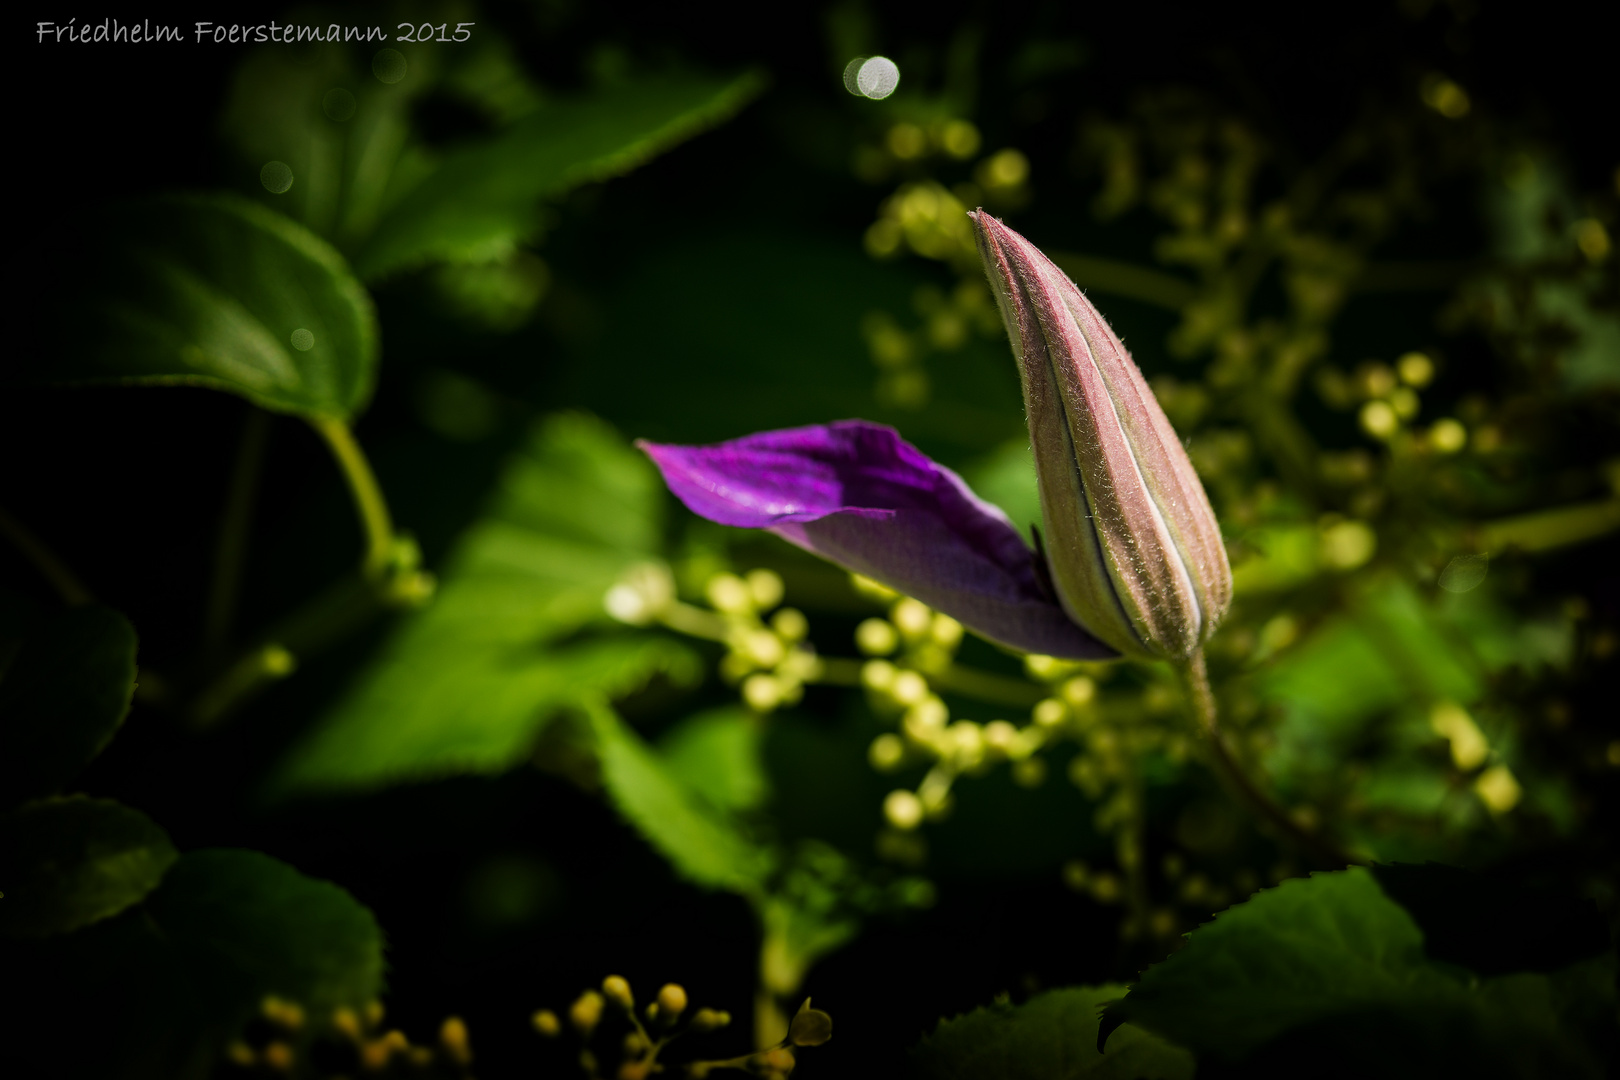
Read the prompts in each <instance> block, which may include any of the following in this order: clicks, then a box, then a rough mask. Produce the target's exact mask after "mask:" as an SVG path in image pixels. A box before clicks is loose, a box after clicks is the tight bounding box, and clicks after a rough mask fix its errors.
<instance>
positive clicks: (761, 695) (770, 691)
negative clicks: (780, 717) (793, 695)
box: [742, 675, 782, 712]
mask: <svg viewBox="0 0 1620 1080" xmlns="http://www.w3.org/2000/svg"><path fill="white" fill-rule="evenodd" d="M742 696H743V700H744V701H745V702H747V703H748V707H749V708H750V709H753V710H754V711H755V712H770V711H771V710H772V709H774V708H776V707H777V706H778V705H780V704H782V684H781V683H780V682H779V681H778V680H777V679H776V678H774V677H773V676H770V675H750V676H748V678H746V679H744V680H743V684H742Z"/></svg>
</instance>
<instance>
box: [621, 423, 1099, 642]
mask: <svg viewBox="0 0 1620 1080" xmlns="http://www.w3.org/2000/svg"><path fill="white" fill-rule="evenodd" d="M636 445H637V446H639V447H641V449H643V450H645V451H646V452H647V455H648V456H649V457H651V458H652V459H653V461H654V463H656V464H657V466H658V467H659V469H661V470H662V471H663V473H664V482H665V483H667V484H668V485H669V489H670V490H671V491H673V492H674V493H675V495H676V497H677V498H679V499H680V500H681V502H683V503H685V504H686V505H687V507H688V508H689V509H690V510H691V511H692V512H693V513H695V514H698V515H700V516H702V517H706V518H708V519H709V520H710V521H718V522H720V523H721V524H722V525H736V526H740V527H742V528H751V529H770V530H771V531H772V532H774V533H776V534H777V535H778V536H781V537H783V538H784V539H787V540H789V541H791V542H793V543H795V544H797V545H799V546H800V547H802V548H804V549H805V550H806V551H811V552H814V553H815V554H817V555H820V556H821V557H822V558H824V559H827V560H829V561H831V562H834V563H837V564H838V565H839V566H842V567H844V568H845V569H848V570H853V571H855V572H856V573H858V574H864V575H866V576H867V577H870V578H873V579H874V580H877V581H881V582H883V583H884V584H885V585H888V586H889V587H890V588H892V589H896V590H898V591H900V592H902V593H905V594H906V595H907V596H915V597H916V598H917V599H918V600H921V601H922V602H923V603H925V604H927V605H928V606H930V607H932V608H935V609H937V610H939V611H943V612H944V613H945V614H947V615H950V616H952V617H953V618H955V619H957V620H959V621H960V622H961V623H962V625H964V626H966V627H967V628H968V629H970V630H973V631H975V632H977V633H979V634H980V635H982V636H984V637H986V638H989V639H990V640H991V641H994V642H999V643H1000V644H1002V645H1006V646H1009V647H1011V648H1014V649H1019V650H1022V651H1025V652H1033V653H1043V654H1045V655H1048V656H1063V657H1071V658H1075V659H1102V658H1105V657H1112V656H1113V655H1115V654H1114V652H1113V650H1111V649H1109V648H1108V647H1107V646H1106V645H1103V644H1102V643H1101V642H1099V641H1097V639H1096V638H1094V637H1092V636H1091V635H1090V634H1088V633H1087V632H1086V631H1085V630H1084V629H1082V628H1081V627H1079V626H1077V625H1076V624H1075V623H1074V622H1073V621H1072V620H1070V618H1069V617H1068V616H1067V615H1065V614H1064V613H1063V609H1062V608H1061V607H1059V606H1058V603H1057V601H1056V600H1055V599H1053V598H1052V597H1051V596H1050V595H1049V593H1048V592H1047V590H1046V589H1044V588H1043V587H1042V584H1041V582H1040V581H1039V580H1038V579H1037V578H1036V571H1035V556H1034V554H1033V553H1032V552H1031V551H1030V550H1029V548H1028V547H1026V546H1025V544H1024V541H1023V538H1022V537H1020V536H1019V535H1018V530H1017V529H1015V528H1014V527H1013V525H1012V522H1010V521H1008V520H1007V515H1006V514H1003V513H1002V512H1001V511H1000V510H999V509H997V508H996V507H994V506H991V505H990V504H989V503H987V502H985V501H984V500H982V499H980V498H979V497H978V496H976V495H974V494H973V492H972V491H970V490H969V489H968V486H967V485H966V484H965V483H963V482H962V478H961V477H959V476H957V475H956V474H955V473H953V472H951V470H949V469H947V468H945V467H944V466H941V465H937V464H935V463H934V462H932V461H930V460H928V458H926V457H925V456H923V454H922V453H921V452H920V451H918V450H917V448H916V447H914V446H912V445H911V444H910V443H908V442H906V441H905V440H903V439H901V438H900V436H899V434H898V433H897V432H896V431H895V430H894V429H893V428H889V427H884V426H882V425H880V424H870V423H867V422H866V421H864V420H841V421H838V422H837V423H832V424H825V425H815V426H812V427H802V428H789V429H787V430H784V431H762V432H760V433H758V434H756V435H747V436H744V437H743V438H741V439H733V440H731V441H730V442H725V443H720V444H718V445H716V446H670V445H667V444H660V443H649V442H646V441H645V440H643V441H641V442H638V443H637V444H636Z"/></svg>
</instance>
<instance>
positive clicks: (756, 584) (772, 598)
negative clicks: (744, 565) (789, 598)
mask: <svg viewBox="0 0 1620 1080" xmlns="http://www.w3.org/2000/svg"><path fill="white" fill-rule="evenodd" d="M744 581H745V583H746V584H747V586H748V596H749V598H750V599H751V600H753V602H754V607H755V608H756V609H757V610H759V611H769V610H770V609H771V608H773V607H775V606H776V605H777V604H780V603H781V602H782V594H783V592H784V591H785V590H784V587H783V585H782V575H781V574H778V573H777V572H776V571H774V570H750V571H748V577H747V578H745V579H744Z"/></svg>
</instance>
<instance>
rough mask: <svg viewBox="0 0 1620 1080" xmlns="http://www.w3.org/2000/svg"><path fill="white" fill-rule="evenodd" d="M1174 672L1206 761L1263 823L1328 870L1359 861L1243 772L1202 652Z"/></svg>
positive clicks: (1195, 654)
mask: <svg viewBox="0 0 1620 1080" xmlns="http://www.w3.org/2000/svg"><path fill="white" fill-rule="evenodd" d="M1177 670H1178V673H1179V674H1180V675H1181V678H1182V682H1183V683H1184V684H1185V686H1186V688H1187V698H1188V701H1189V703H1190V704H1191V705H1192V710H1193V716H1194V717H1195V718H1196V719H1197V721H1198V729H1199V732H1200V733H1201V734H1202V735H1203V737H1204V743H1205V745H1206V746H1208V747H1209V756H1210V760H1211V761H1212V763H1213V764H1214V766H1215V769H1216V771H1217V772H1219V773H1220V775H1221V778H1222V779H1223V780H1224V781H1225V782H1226V784H1227V785H1228V786H1229V787H1230V788H1231V789H1232V790H1233V791H1234V792H1235V793H1236V794H1237V796H1238V797H1239V798H1240V799H1241V800H1242V801H1243V802H1244V803H1246V804H1247V805H1248V807H1249V809H1250V810H1251V811H1252V812H1253V813H1254V814H1255V816H1256V817H1258V818H1259V819H1260V820H1261V821H1262V822H1263V823H1265V824H1266V825H1267V826H1269V827H1270V828H1271V829H1272V830H1273V831H1275V832H1276V833H1277V834H1279V835H1280V836H1282V837H1283V838H1284V839H1285V840H1287V841H1288V842H1289V843H1291V844H1293V845H1294V846H1295V847H1297V848H1299V849H1301V850H1302V851H1304V852H1306V853H1307V854H1309V855H1310V856H1311V858H1312V859H1314V860H1315V861H1316V862H1318V863H1320V864H1321V865H1322V866H1324V867H1325V868H1328V869H1334V870H1337V869H1341V868H1343V867H1345V866H1348V865H1350V864H1352V863H1360V862H1361V861H1362V860H1360V859H1356V858H1354V857H1352V856H1351V855H1350V854H1349V853H1348V852H1346V851H1344V850H1343V849H1341V848H1340V847H1339V846H1338V845H1337V844H1335V843H1333V842H1332V841H1331V840H1329V839H1328V838H1326V837H1323V836H1319V835H1317V834H1316V833H1313V832H1310V831H1308V830H1306V829H1304V828H1302V827H1301V826H1300V824H1299V822H1297V821H1295V820H1294V819H1293V818H1292V817H1290V816H1289V814H1288V812H1287V811H1286V810H1284V809H1283V808H1282V807H1281V806H1279V805H1278V804H1277V802H1276V800H1275V799H1273V798H1272V797H1271V796H1270V795H1268V794H1266V793H1265V792H1264V791H1263V790H1261V789H1260V787H1259V786H1258V785H1257V784H1256V783H1255V782H1254V780H1253V778H1251V777H1250V776H1249V774H1248V773H1247V772H1245V771H1244V769H1243V766H1242V765H1241V764H1239V763H1238V760H1237V758H1236V757H1234V756H1233V754H1232V751H1231V749H1230V748H1229V747H1228V746H1227V744H1226V736H1225V735H1224V734H1223V733H1222V731H1221V726H1220V717H1219V714H1218V712H1217V710H1216V706H1215V694H1214V692H1213V691H1212V690H1211V689H1210V685H1209V672H1208V670H1207V669H1206V668H1205V666H1204V651H1203V650H1202V649H1199V650H1197V651H1195V652H1194V653H1193V654H1192V656H1190V657H1189V658H1188V659H1187V660H1186V661H1184V662H1183V663H1181V664H1179V665H1177Z"/></svg>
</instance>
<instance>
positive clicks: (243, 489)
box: [203, 405, 270, 653]
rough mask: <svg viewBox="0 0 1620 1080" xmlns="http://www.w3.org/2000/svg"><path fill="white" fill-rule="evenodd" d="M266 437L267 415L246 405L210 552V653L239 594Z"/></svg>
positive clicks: (225, 632) (225, 631)
mask: <svg viewBox="0 0 1620 1080" xmlns="http://www.w3.org/2000/svg"><path fill="white" fill-rule="evenodd" d="M269 439H270V414H269V413H267V412H265V411H264V410H263V409H258V408H254V407H253V406H251V405H250V406H248V414H247V421H246V423H245V424H243V426H242V441H241V442H240V443H239V444H238V445H237V450H236V468H235V469H234V470H233V471H232V473H231V486H230V489H229V491H227V492H226V495H225V512H224V513H223V514H222V515H221V516H220V521H219V542H218V545H217V546H216V548H215V554H214V581H213V585H212V587H211V588H210V590H209V595H208V616H207V621H206V622H205V624H204V631H203V633H204V637H205V640H206V642H207V647H208V650H209V651H210V652H215V653H217V652H218V651H219V650H220V649H222V648H224V646H225V641H226V638H227V637H228V636H229V635H230V630H231V619H232V617H233V616H234V615H235V614H236V600H237V597H238V595H239V594H240V593H241V586H242V568H243V567H244V566H245V565H246V563H247V547H248V532H249V529H250V527H251V526H252V524H253V501H254V497H255V496H256V495H257V494H258V487H259V472H260V469H261V468H262V467H263V465H264V450H265V446H266V444H267V443H268V442H269Z"/></svg>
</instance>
